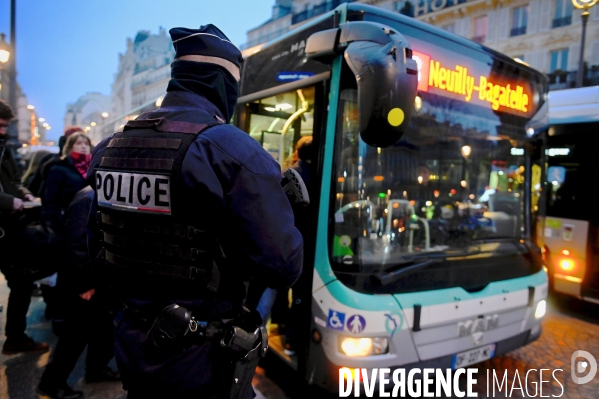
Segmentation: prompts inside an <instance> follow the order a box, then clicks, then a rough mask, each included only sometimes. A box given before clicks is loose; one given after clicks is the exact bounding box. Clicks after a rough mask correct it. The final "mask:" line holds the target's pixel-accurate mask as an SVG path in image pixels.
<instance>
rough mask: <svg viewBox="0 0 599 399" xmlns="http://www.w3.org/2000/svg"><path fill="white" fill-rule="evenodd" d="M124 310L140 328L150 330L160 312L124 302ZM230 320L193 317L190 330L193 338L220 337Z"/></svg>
mask: <svg viewBox="0 0 599 399" xmlns="http://www.w3.org/2000/svg"><path fill="white" fill-rule="evenodd" d="M123 312H124V313H125V314H126V315H127V316H128V317H129V318H130V319H131V320H132V321H133V322H134V323H135V324H137V325H138V326H139V327H140V330H144V331H148V330H149V329H150V327H152V324H153V323H154V321H155V320H156V317H158V314H159V312H153V311H150V310H146V309H140V308H137V307H134V306H131V305H127V304H125V303H123ZM227 321H228V320H224V321H223V320H218V321H202V320H196V319H195V317H193V313H192V317H191V321H190V323H189V332H190V333H191V334H192V335H191V337H192V338H194V337H195V338H198V339H201V340H204V339H220V338H221V337H222V335H223V331H224V330H223V326H224V325H225V323H226V322H227Z"/></svg>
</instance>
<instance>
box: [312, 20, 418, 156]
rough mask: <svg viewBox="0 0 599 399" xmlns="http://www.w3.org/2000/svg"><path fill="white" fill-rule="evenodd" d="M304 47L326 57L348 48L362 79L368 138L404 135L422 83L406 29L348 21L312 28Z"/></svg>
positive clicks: (380, 143)
mask: <svg viewBox="0 0 599 399" xmlns="http://www.w3.org/2000/svg"><path fill="white" fill-rule="evenodd" d="M305 51H306V55H307V56H308V57H309V58H311V59H315V60H318V61H321V62H324V63H330V62H331V61H332V60H333V59H334V58H335V57H336V56H338V55H340V54H343V57H344V59H345V61H346V63H347V65H348V66H349V68H350V69H351V71H352V72H353V73H354V75H355V77H356V82H357V85H358V112H359V117H358V118H359V121H358V125H359V129H360V136H361V137H362V140H364V142H365V143H367V144H370V145H372V146H375V147H388V146H390V145H392V144H394V143H396V142H397V141H398V140H399V139H400V138H401V136H402V135H403V133H404V131H405V129H406V128H407V127H408V125H409V123H410V117H411V115H412V110H413V109H414V101H415V99H416V94H417V86H418V65H417V64H416V61H415V60H413V59H412V50H411V49H410V47H409V45H408V41H407V40H406V39H405V37H404V36H403V35H401V34H400V33H397V32H395V31H394V30H393V29H391V28H389V27H388V26H385V25H382V24H378V23H374V22H364V21H357V22H348V23H344V24H341V25H340V27H339V28H335V29H329V30H325V31H321V32H316V33H314V34H312V35H311V36H310V37H309V38H308V41H307V43H306V50H305Z"/></svg>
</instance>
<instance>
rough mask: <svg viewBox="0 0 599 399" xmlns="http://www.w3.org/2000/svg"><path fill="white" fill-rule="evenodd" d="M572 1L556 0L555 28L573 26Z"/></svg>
mask: <svg viewBox="0 0 599 399" xmlns="http://www.w3.org/2000/svg"><path fill="white" fill-rule="evenodd" d="M573 8H574V7H573V6H572V0H555V14H554V16H553V25H552V26H553V27H554V28H559V27H560V26H567V25H570V24H572V9H573Z"/></svg>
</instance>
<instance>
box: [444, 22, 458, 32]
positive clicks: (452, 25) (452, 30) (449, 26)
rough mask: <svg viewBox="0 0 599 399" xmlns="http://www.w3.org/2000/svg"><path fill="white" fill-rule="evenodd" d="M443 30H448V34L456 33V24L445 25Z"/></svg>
mask: <svg viewBox="0 0 599 399" xmlns="http://www.w3.org/2000/svg"><path fill="white" fill-rule="evenodd" d="M441 29H444V30H446V31H447V32H451V33H455V23H453V24H449V25H443V26H442V27H441Z"/></svg>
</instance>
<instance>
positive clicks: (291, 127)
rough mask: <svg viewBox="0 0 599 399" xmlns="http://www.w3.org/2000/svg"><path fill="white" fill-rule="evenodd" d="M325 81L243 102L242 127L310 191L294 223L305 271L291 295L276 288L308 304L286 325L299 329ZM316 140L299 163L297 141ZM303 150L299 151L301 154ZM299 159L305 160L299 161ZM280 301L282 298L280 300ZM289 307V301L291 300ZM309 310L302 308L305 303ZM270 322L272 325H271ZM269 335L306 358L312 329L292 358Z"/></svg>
mask: <svg viewBox="0 0 599 399" xmlns="http://www.w3.org/2000/svg"><path fill="white" fill-rule="evenodd" d="M325 85H326V83H319V84H317V85H314V86H310V87H303V88H299V89H293V90H288V91H282V92H280V93H278V94H275V95H269V96H268V97H265V98H259V99H256V100H252V101H248V102H246V103H244V104H241V106H242V112H241V113H242V115H241V118H240V120H241V121H242V126H241V128H242V129H243V130H244V131H246V132H248V133H249V134H250V136H252V137H253V138H254V139H256V140H257V141H258V142H259V143H260V144H261V145H262V147H264V149H265V150H266V151H268V152H269V153H270V154H271V155H272V157H273V158H274V159H275V160H276V161H277V162H278V163H279V164H280V165H281V171H282V172H283V171H285V170H287V169H288V168H294V169H296V170H298V169H301V170H299V172H300V175H302V178H303V179H304V181H305V183H306V186H307V188H308V194H309V196H310V205H308V206H307V207H297V208H294V216H295V223H296V227H297V228H298V229H299V230H300V232H301V233H302V236H303V238H304V270H303V272H302V275H301V277H300V279H299V280H298V282H296V284H295V285H294V286H293V287H292V289H291V290H294V292H292V293H289V294H290V295H284V293H283V294H282V293H280V292H279V293H278V295H277V296H278V297H279V298H280V296H283V297H284V298H289V302H291V298H294V300H297V299H298V298H301V299H302V302H304V303H307V304H308V305H307V306H302V307H299V309H300V310H299V311H297V307H294V309H291V312H293V314H292V317H293V318H294V319H295V321H297V320H301V322H300V323H292V324H293V325H292V326H289V325H288V328H289V327H291V328H297V325H300V328H302V327H301V326H307V327H308V328H309V326H310V321H309V310H310V309H309V303H310V300H309V299H310V296H311V286H312V284H311V283H312V275H313V267H314V256H315V255H314V254H315V245H316V220H317V210H318V203H319V191H320V185H321V175H322V154H321V153H320V150H319V149H322V147H323V146H322V143H321V140H322V136H323V134H322V132H324V129H325V121H326V117H325V116H326V102H327V100H328V99H327V97H326V96H325V94H324V93H325V90H326V89H325ZM310 140H311V141H312V146H311V150H310V151H309V153H310V154H311V156H309V157H310V158H311V160H310V163H309V164H306V159H304V160H303V161H304V162H301V161H302V160H300V158H299V156H300V155H302V156H304V157H306V156H305V155H303V153H302V152H301V150H300V151H296V150H297V149H298V147H299V146H302V145H304V144H305V143H306V142H309V141H310ZM298 152H299V154H298ZM300 163H301V165H300ZM277 300H279V299H277ZM287 305H288V306H287V307H288V308H291V303H288V304H287ZM306 307H307V309H304V308H306ZM271 327H274V326H273V325H272V324H271ZM271 330H272V331H271V333H272V332H274V333H273V334H271V335H270V337H269V341H270V342H269V346H270V347H271V348H272V349H274V351H275V352H276V353H277V354H278V355H280V356H282V357H284V358H285V360H286V361H287V362H288V363H289V364H291V365H292V367H294V368H297V367H298V363H297V359H298V358H299V359H303V358H304V356H303V354H304V353H305V351H306V350H307V346H308V338H309V331H301V332H300V333H299V334H297V336H300V337H302V338H301V339H302V340H304V342H302V343H301V344H302V345H301V346H300V348H299V349H298V348H296V353H297V354H298V357H297V358H296V357H289V356H287V355H285V354H284V352H283V337H282V336H277V334H276V332H275V330H274V329H271Z"/></svg>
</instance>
